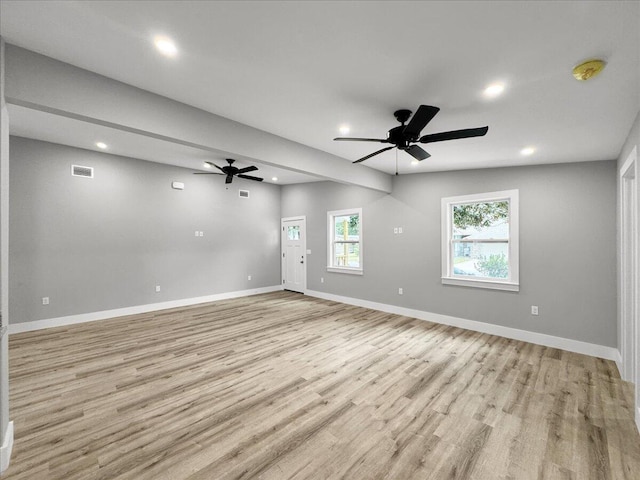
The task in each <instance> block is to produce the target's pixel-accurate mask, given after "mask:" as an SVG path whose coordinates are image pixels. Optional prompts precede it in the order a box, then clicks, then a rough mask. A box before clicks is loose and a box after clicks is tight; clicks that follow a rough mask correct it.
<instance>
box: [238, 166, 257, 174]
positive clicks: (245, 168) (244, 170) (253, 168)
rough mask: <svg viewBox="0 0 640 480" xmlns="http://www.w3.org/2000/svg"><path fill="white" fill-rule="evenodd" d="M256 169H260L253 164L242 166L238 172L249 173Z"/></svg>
mask: <svg viewBox="0 0 640 480" xmlns="http://www.w3.org/2000/svg"><path fill="white" fill-rule="evenodd" d="M254 170H258V167H254V166H253V165H252V166H250V167H244V168H241V169H240V170H238V173H248V172H253V171H254Z"/></svg>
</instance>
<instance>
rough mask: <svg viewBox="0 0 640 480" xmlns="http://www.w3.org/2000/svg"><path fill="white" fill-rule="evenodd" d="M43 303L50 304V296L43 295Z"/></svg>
mask: <svg viewBox="0 0 640 480" xmlns="http://www.w3.org/2000/svg"><path fill="white" fill-rule="evenodd" d="M42 304H43V305H49V297H42Z"/></svg>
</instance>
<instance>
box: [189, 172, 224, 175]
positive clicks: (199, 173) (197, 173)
mask: <svg viewBox="0 0 640 480" xmlns="http://www.w3.org/2000/svg"><path fill="white" fill-rule="evenodd" d="M193 174H194V175H224V173H218V172H193Z"/></svg>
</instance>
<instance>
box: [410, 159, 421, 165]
mask: <svg viewBox="0 0 640 480" xmlns="http://www.w3.org/2000/svg"><path fill="white" fill-rule="evenodd" d="M419 164H420V161H419V160H416V159H413V160H411V165H419Z"/></svg>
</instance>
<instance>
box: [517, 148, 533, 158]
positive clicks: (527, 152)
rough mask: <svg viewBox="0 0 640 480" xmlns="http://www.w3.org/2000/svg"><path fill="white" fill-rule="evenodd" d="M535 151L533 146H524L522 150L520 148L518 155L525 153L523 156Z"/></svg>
mask: <svg viewBox="0 0 640 480" xmlns="http://www.w3.org/2000/svg"><path fill="white" fill-rule="evenodd" d="M535 151H536V149H535V148H533V147H525V148H523V149H522V150H520V155H525V156H528V155H532V154H533V152H535Z"/></svg>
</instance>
